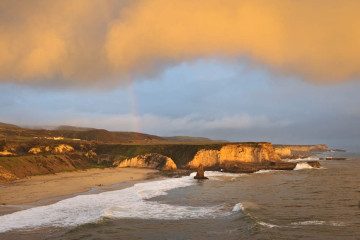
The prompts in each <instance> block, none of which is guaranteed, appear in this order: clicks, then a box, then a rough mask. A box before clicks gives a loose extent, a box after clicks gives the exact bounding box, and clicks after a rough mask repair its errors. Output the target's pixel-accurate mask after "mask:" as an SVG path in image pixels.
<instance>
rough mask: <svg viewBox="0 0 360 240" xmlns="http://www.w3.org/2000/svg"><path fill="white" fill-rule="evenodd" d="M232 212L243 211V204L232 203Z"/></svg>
mask: <svg viewBox="0 0 360 240" xmlns="http://www.w3.org/2000/svg"><path fill="white" fill-rule="evenodd" d="M232 211H233V212H240V211H244V206H243V204H242V203H237V204H235V205H234V207H233V209H232Z"/></svg>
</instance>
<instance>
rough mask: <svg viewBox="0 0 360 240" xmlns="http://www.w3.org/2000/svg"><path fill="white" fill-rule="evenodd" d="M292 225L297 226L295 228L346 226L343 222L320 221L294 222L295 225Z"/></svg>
mask: <svg viewBox="0 0 360 240" xmlns="http://www.w3.org/2000/svg"><path fill="white" fill-rule="evenodd" d="M291 225H295V226H314V225H330V226H337V227H341V226H345V224H344V223H342V222H335V221H319V220H314V221H302V222H294V223H291Z"/></svg>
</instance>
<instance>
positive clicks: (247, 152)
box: [187, 143, 281, 168]
mask: <svg viewBox="0 0 360 240" xmlns="http://www.w3.org/2000/svg"><path fill="white" fill-rule="evenodd" d="M268 161H271V162H279V161H281V159H280V157H279V156H278V155H277V154H276V153H275V151H274V148H273V146H272V144H271V143H239V144H228V145H224V146H223V147H221V149H220V150H204V149H201V150H199V151H198V152H197V153H196V155H195V156H194V158H193V160H192V161H191V162H189V163H188V165H187V166H188V167H189V168H198V167H199V165H202V166H203V167H205V168H206V167H213V166H217V165H219V166H222V165H223V164H224V163H225V162H242V163H265V162H268Z"/></svg>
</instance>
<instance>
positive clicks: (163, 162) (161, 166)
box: [113, 153, 177, 170]
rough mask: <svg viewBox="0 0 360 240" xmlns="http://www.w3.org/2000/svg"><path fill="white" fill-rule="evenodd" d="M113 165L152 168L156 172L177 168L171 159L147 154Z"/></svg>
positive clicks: (155, 154) (116, 162)
mask: <svg viewBox="0 0 360 240" xmlns="http://www.w3.org/2000/svg"><path fill="white" fill-rule="evenodd" d="M113 165H115V166H118V167H139V168H153V169H158V170H174V169H176V168H177V167H176V164H175V163H174V161H173V160H172V159H171V158H169V157H166V156H163V155H161V154H157V153H149V154H145V155H139V156H136V157H134V158H130V159H125V160H123V161H115V162H114V163H113Z"/></svg>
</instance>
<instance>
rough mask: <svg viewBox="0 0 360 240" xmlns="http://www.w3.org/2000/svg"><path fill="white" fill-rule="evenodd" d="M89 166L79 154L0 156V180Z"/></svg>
mask: <svg viewBox="0 0 360 240" xmlns="http://www.w3.org/2000/svg"><path fill="white" fill-rule="evenodd" d="M90 166H91V162H90V161H89V159H88V158H87V157H85V156H83V155H81V154H55V155H51V154H48V155H29V156H10V157H1V158H0V182H7V181H11V180H16V179H20V178H24V177H27V176H33V175H41V174H49V173H56V172H61V171H71V170H76V169H83V168H87V167H90Z"/></svg>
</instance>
